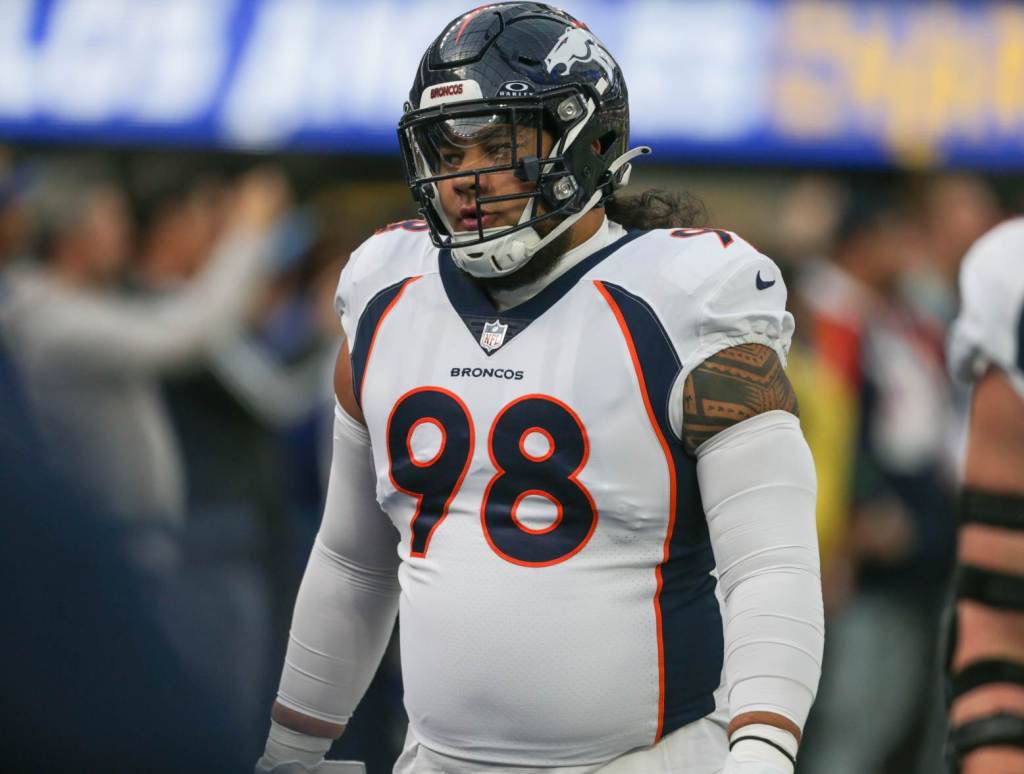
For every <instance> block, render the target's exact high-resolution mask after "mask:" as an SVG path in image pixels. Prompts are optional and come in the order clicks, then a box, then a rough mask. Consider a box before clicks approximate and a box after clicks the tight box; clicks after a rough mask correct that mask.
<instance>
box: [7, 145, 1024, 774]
mask: <svg viewBox="0 0 1024 774" xmlns="http://www.w3.org/2000/svg"><path fill="white" fill-rule="evenodd" d="M652 185H655V186H659V187H667V188H672V189H676V190H686V191H689V192H690V193H691V194H693V195H695V196H697V197H698V198H701V199H702V200H703V201H704V202H705V204H706V207H707V210H708V222H707V223H705V224H695V225H714V226H716V227H721V228H726V229H729V230H733V231H736V232H738V233H739V234H741V235H743V236H744V237H745V238H747V239H749V240H750V241H751V242H753V243H754V244H755V245H757V246H758V248H759V249H761V250H762V252H765V253H766V254H768V255H770V256H771V257H773V258H774V259H775V260H776V261H777V262H778V263H779V264H780V266H782V267H783V270H784V272H785V274H786V280H787V284H788V286H789V292H790V302H789V303H790V308H791V310H792V311H793V313H794V315H795V316H796V319H797V328H796V339H795V341H794V344H793V349H792V354H791V359H790V364H789V375H790V378H791V380H792V381H793V383H794V385H795V386H796V390H797V393H798V397H799V401H800V410H801V421H802V424H803V426H804V429H805V432H806V433H807V436H808V438H809V441H810V444H811V447H812V450H813V452H814V457H815V461H816V464H817V469H818V476H819V487H820V488H819V504H818V519H819V533H820V541H821V550H822V566H823V576H824V592H825V603H826V611H827V617H828V636H827V650H826V659H825V666H824V676H823V678H822V684H821V690H820V693H819V698H818V701H817V704H816V706H815V709H814V712H813V713H812V716H811V720H810V722H809V726H808V729H807V735H806V743H805V745H804V748H803V751H802V753H801V766H800V771H802V772H804V774H826V773H827V774H847V773H849V774H873V773H874V772H879V773H881V772H893V773H895V772H899V773H900V774H913V773H914V772H918V773H919V774H934V772H937V771H939V770H940V769H941V756H942V743H943V741H942V740H943V734H944V726H943V720H942V718H943V698H942V692H941V682H940V678H939V668H938V664H939V654H938V643H939V629H940V624H939V621H940V613H941V608H942V606H943V601H944V596H945V594H946V587H947V579H948V576H949V572H950V569H951V561H952V555H953V546H954V519H953V511H952V503H953V498H954V494H955V486H956V477H957V466H958V455H959V449H960V446H961V435H962V430H963V427H964V418H965V411H966V395H964V394H962V393H960V392H958V391H957V390H956V389H955V388H954V387H953V386H952V385H951V384H950V382H949V380H948V378H947V377H946V373H945V365H944V354H943V346H944V339H945V335H946V329H947V326H948V325H949V323H950V322H951V320H952V318H953V316H954V313H955V311H956V305H957V297H956V277H957V271H958V266H959V262H960V259H961V258H962V256H963V255H964V253H965V251H966V249H967V248H968V246H969V245H970V244H971V243H972V242H973V241H974V240H975V239H976V238H977V237H978V236H980V235H981V234H982V233H983V232H985V231H986V230H988V229H989V228H990V227H991V226H993V225H994V224H995V223H996V222H998V221H999V220H1001V219H1002V218H1003V217H1005V214H1006V213H1008V212H1011V211H1013V210H1014V209H1016V207H1017V205H1019V204H1021V203H1022V201H1024V200H1022V199H1021V198H1020V197H1022V196H1024V186H1018V185H1017V183H1016V181H1013V180H1008V179H1006V178H1001V179H986V178H984V177H980V176H971V175H964V174H956V175H939V174H924V173H920V174H902V175H897V174H893V173H888V174H880V173H866V172H861V173H853V172H849V173H827V174H826V173H811V172H797V171H784V170H776V171H772V170H765V171H763V172H752V171H749V170H740V169H729V168H716V169H713V170H712V169H704V168H699V167H698V168H692V169H691V168H685V167H679V166H675V167H668V166H666V167H657V166H653V167H649V168H645V169H637V170H636V172H635V177H634V187H635V188H636V189H638V190H639V189H642V188H644V187H648V186H652ZM414 216H415V211H414V208H413V205H412V202H411V199H410V197H409V195H408V189H407V188H406V187H405V186H404V184H403V183H402V182H401V176H400V172H399V170H398V168H397V166H396V164H395V163H394V160H386V159H377V160H373V159H349V160H345V159H343V158H340V157H334V158H327V157H312V156H291V157H289V156H275V157H267V158H263V159H256V158H254V157H251V156H239V155H229V154H213V153H202V154H200V153H192V154H182V153H179V154H169V153H167V154H162V153H157V152H128V151H122V152H116V153H115V152H95V151H89V152H86V151H82V152H78V153H75V152H67V151H62V152H56V151H52V150H51V151H38V150H35V151H33V150H30V149H28V150H27V149H18V150H13V149H12V150H6V151H3V152H2V154H0V347H2V350H0V351H2V356H0V413H2V417H3V421H2V428H3V429H2V433H0V441H2V448H0V455H2V460H0V461H2V464H0V480H2V486H3V492H2V495H0V496H2V497H3V498H4V501H5V503H7V504H8V508H7V513H6V514H5V516H6V519H7V528H6V529H5V540H4V541H3V547H2V548H0V554H2V555H0V567H2V568H3V569H2V570H0V573H3V574H4V576H5V577H4V587H5V589H6V590H7V591H9V592H10V594H9V596H8V598H9V603H10V605H11V607H10V611H9V614H7V615H5V620H7V621H8V624H9V625H10V626H11V630H12V631H18V632H21V633H23V634H25V636H22V637H9V638H5V639H6V641H5V643H4V647H5V648H6V649H9V651H10V652H9V653H7V654H5V657H4V658H0V664H2V665H3V668H4V669H5V670H8V671H9V672H10V674H9V675H7V676H6V678H5V679H6V682H7V685H8V686H9V690H5V691H4V692H3V693H4V695H3V697H2V698H0V702H3V704H4V707H3V710H4V715H3V716H4V718H5V719H7V718H11V719H12V721H11V722H13V723H14V728H15V730H16V731H17V733H16V734H8V733H6V732H5V734H4V736H5V737H8V738H19V739H20V740H21V741H20V746H19V749H17V750H16V751H15V753H14V755H15V758H14V760H15V761H17V760H22V759H24V760H26V761H31V762H32V769H33V770H38V771H43V770H47V767H48V766H52V767H55V768H58V767H59V761H60V760H61V759H63V756H76V755H78V756H82V755H84V756H85V760H86V761H88V760H90V758H89V756H90V755H92V756H95V759H96V760H100V759H102V757H103V755H104V750H106V749H112V748H113V747H115V746H116V745H115V742H114V739H115V738H116V739H117V740H118V741H119V742H123V740H124V739H126V738H134V739H138V740H139V741H138V742H137V744H136V747H135V748H134V749H133V750H132V751H128V752H122V755H123V756H127V757H126V758H125V760H126V761H130V760H133V759H132V758H131V756H132V755H136V756H137V757H138V760H139V761H143V760H145V761H148V765H147V766H146V770H149V771H157V770H163V769H160V768H159V765H158V764H154V760H155V759H157V760H161V761H163V763H164V764H166V765H167V768H168V770H174V769H175V768H176V767H179V766H181V765H185V763H182V762H188V761H198V760H202V761H204V765H208V764H209V762H210V761H209V758H208V757H205V758H204V756H208V755H209V752H208V751H209V750H210V749H217V750H219V751H220V752H219V754H220V755H222V756H223V757H224V761H223V762H222V763H221V764H218V765H222V766H223V768H222V769H220V770H224V771H228V770H234V767H236V766H242V767H248V766H251V763H252V761H253V760H255V758H256V757H257V756H258V754H259V751H260V750H261V747H262V740H263V738H264V735H265V732H266V728H267V725H268V724H269V715H268V712H269V707H270V703H271V701H272V698H273V696H274V693H275V690H276V682H277V678H278V675H279V669H280V665H281V660H282V656H283V651H284V646H285V643H286V639H287V629H288V623H289V617H290V613H291V606H292V603H293V600H294V595H295V592H296V590H297V586H298V581H299V579H300V578H301V573H302V570H303V567H304V563H305V559H306V556H307V554H308V551H309V547H310V545H311V543H312V539H313V536H314V534H315V532H316V529H317V527H318V523H319V518H320V508H321V503H322V496H323V483H324V472H325V470H326V465H327V464H328V463H329V459H327V456H326V455H327V454H329V437H330V436H329V428H330V420H331V416H332V410H333V396H332V382H331V371H332V368H333V363H334V359H335V355H336V353H337V350H338V347H339V344H340V336H341V333H340V326H339V324H338V320H337V318H336V316H335V313H334V309H333V295H334V290H335V286H336V283H337V279H338V274H339V272H340V270H341V267H342V266H343V265H344V262H345V260H346V257H347V255H348V253H349V252H350V251H351V250H352V249H353V248H354V247H356V246H357V245H358V244H359V243H360V242H361V241H362V240H363V239H365V238H367V237H368V236H369V235H371V234H372V232H373V231H374V229H375V228H377V227H379V226H382V225H384V224H386V223H388V222H390V221H395V220H400V219H402V218H406V217H414ZM28 632H31V635H29V634H27V633H28ZM394 651H395V648H394V647H392V648H391V649H390V650H389V653H388V655H387V656H386V657H385V660H384V663H383V664H382V667H381V670H380V672H379V673H378V676H377V679H376V680H375V682H374V685H373V686H372V687H371V690H370V693H369V695H368V696H367V698H366V699H365V700H364V703H363V705H362V706H361V707H360V710H359V711H358V713H357V714H356V717H355V719H354V721H353V723H352V725H351V726H350V729H349V731H348V732H347V733H346V734H345V736H344V737H343V738H342V740H341V742H340V743H339V744H338V745H337V746H336V753H341V754H344V755H347V756H352V757H358V758H362V759H364V760H366V761H367V763H368V766H369V771H370V772H371V774H378V773H380V772H385V771H390V765H391V762H392V761H393V760H394V757H395V756H396V755H397V751H398V750H399V748H400V745H401V741H402V739H403V737H404V716H403V710H402V706H401V695H402V693H401V681H400V676H399V674H398V667H397V657H396V654H395V652H394ZM46 695H52V696H59V697H61V700H60V701H59V702H56V703H50V702H42V701H40V700H39V697H40V696H46ZM8 730H10V729H8ZM133 734H134V735H135V736H132V735H133ZM129 747H130V745H129ZM18 756H21V757H20V758H19V757H18ZM161 756H162V757H161ZM160 765H162V764H160ZM81 770H91V769H89V768H88V767H87V766H86V768H83V769H81ZM139 770H142V769H139ZM177 770H183V769H181V768H177ZM195 770H208V769H207V768H196V769H195ZM238 770H243V768H239V769H238Z"/></svg>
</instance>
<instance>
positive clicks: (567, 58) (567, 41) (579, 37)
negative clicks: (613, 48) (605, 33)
mask: <svg viewBox="0 0 1024 774" xmlns="http://www.w3.org/2000/svg"><path fill="white" fill-rule="evenodd" d="M578 62H597V64H598V66H600V68H601V69H602V70H604V73H605V77H606V78H607V79H608V82H609V83H611V82H613V81H614V80H615V78H614V72H615V60H613V59H612V57H611V54H609V53H608V52H607V51H605V50H604V49H603V48H602V47H601V44H600V43H598V42H597V39H596V38H595V37H594V36H593V35H591V34H590V33H589V32H587V31H586V30H585V29H582V28H580V27H569V29H567V30H566V31H565V33H563V35H562V37H560V38H559V39H558V42H557V43H555V46H554V48H552V49H551V51H550V53H549V54H548V55H547V56H546V57H544V64H545V65H546V66H547V68H548V72H549V73H552V74H554V73H555V70H556V69H557V68H558V67H559V66H562V67H563V68H564V69H563V70H562V73H561V74H562V75H568V74H569V72H571V71H572V68H573V66H574V65H576V64H577V63H578Z"/></svg>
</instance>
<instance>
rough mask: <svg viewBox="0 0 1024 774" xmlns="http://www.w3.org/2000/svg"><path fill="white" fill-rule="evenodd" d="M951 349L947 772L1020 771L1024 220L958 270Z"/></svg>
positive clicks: (1023, 761)
mask: <svg viewBox="0 0 1024 774" xmlns="http://www.w3.org/2000/svg"><path fill="white" fill-rule="evenodd" d="M960 297H961V298H960V300H961V308H960V315H959V317H958V318H957V320H956V322H955V323H954V325H953V329H952V332H951V334H950V340H949V359H950V368H951V369H952V371H953V374H954V376H956V377H958V378H959V379H960V380H961V381H964V382H966V383H969V384H972V385H973V390H972V395H971V412H970V419H969V422H968V438H967V449H966V456H965V459H964V469H963V490H962V492H961V499H960V513H959V516H960V518H959V522H960V531H959V548H958V556H957V571H956V581H955V586H954V593H955V608H954V609H953V610H952V611H951V612H952V616H951V621H950V637H949V643H948V645H949V652H948V662H947V669H948V671H949V676H950V681H949V699H950V702H951V707H950V737H949V747H948V752H949V754H950V758H951V762H952V768H953V770H954V771H958V772H962V774H1018V773H1019V772H1024V218H1015V219H1013V220H1010V221H1007V222H1005V223H1003V224H1001V225H999V226H997V227H996V228H994V229H993V230H992V231H990V232H989V233H988V234H986V235H985V236H983V237H982V238H981V239H979V240H978V242H977V243H976V244H975V245H974V246H973V247H972V248H971V250H970V252H968V254H967V256H966V258H965V259H964V262H963V266H962V267H961V270H960Z"/></svg>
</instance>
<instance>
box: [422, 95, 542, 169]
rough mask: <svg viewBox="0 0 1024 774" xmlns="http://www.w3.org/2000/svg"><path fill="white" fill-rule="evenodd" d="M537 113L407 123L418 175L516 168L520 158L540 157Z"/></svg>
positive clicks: (502, 114)
mask: <svg viewBox="0 0 1024 774" xmlns="http://www.w3.org/2000/svg"><path fill="white" fill-rule="evenodd" d="M540 124H541V122H540V113H539V111H526V110H522V111H518V110H517V111H515V113H512V112H511V111H509V112H504V113H486V114H480V115H462V116H455V117H452V118H442V117H439V118H437V119H436V120H434V121H430V122H426V123H423V124H420V125H419V126H415V127H412V128H411V129H410V130H409V131H410V133H411V135H412V137H411V139H412V140H413V143H412V144H413V147H415V148H416V149H417V150H418V151H419V155H420V158H419V159H418V161H419V166H420V167H421V169H420V175H421V176H422V177H435V176H446V175H458V174H472V173H474V172H485V171H488V172H499V171H508V170H512V169H516V168H517V167H518V166H519V163H520V162H521V160H522V159H523V158H526V157H530V156H534V157H538V158H539V157H541V155H542V152H543V133H542V132H541V131H540Z"/></svg>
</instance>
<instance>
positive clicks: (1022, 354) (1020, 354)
mask: <svg viewBox="0 0 1024 774" xmlns="http://www.w3.org/2000/svg"><path fill="white" fill-rule="evenodd" d="M1017 368H1019V369H1020V370H1021V372H1022V373H1024V304H1022V305H1021V307H1020V315H1019V316H1018V317H1017Z"/></svg>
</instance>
